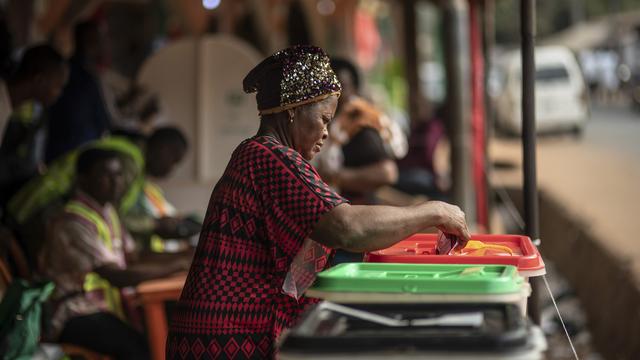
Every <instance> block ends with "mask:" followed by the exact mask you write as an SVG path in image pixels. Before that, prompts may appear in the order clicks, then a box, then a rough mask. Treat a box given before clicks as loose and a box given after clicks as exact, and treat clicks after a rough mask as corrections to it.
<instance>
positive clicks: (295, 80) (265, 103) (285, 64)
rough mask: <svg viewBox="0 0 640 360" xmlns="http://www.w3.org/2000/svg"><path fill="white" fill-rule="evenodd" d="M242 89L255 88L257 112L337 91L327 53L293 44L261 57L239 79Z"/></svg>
mask: <svg viewBox="0 0 640 360" xmlns="http://www.w3.org/2000/svg"><path fill="white" fill-rule="evenodd" d="M242 86H243V88H244V91H245V92H246V93H253V92H256V93H257V94H256V101H257V103H258V111H259V113H260V115H267V114H275V113H278V112H281V111H285V110H288V109H292V108H294V107H296V106H300V105H304V104H309V103H313V102H317V101H321V100H324V99H326V98H328V97H329V96H331V95H338V96H339V95H340V90H341V86H340V82H339V81H338V78H337V77H336V74H335V73H334V72H333V70H332V69H331V65H330V61H329V57H328V56H327V54H326V53H325V52H324V50H322V49H321V48H319V47H316V46H311V45H296V46H293V47H290V48H287V49H284V50H280V51H278V52H277V53H275V54H273V55H271V56H269V57H268V58H266V59H264V60H263V61H262V62H261V63H260V64H258V65H256V67H254V68H253V69H252V70H251V71H250V72H249V74H247V76H246V77H245V78H244V80H243V81H242Z"/></svg>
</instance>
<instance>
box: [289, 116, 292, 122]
mask: <svg viewBox="0 0 640 360" xmlns="http://www.w3.org/2000/svg"><path fill="white" fill-rule="evenodd" d="M289 122H290V123H292V124H293V116H292V117H290V118H289Z"/></svg>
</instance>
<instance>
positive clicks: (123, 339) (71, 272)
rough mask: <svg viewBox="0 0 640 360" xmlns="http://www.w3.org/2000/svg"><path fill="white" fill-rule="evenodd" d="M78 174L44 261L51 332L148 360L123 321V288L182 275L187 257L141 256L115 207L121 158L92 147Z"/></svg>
mask: <svg viewBox="0 0 640 360" xmlns="http://www.w3.org/2000/svg"><path fill="white" fill-rule="evenodd" d="M76 171H77V177H76V182H75V189H74V190H75V191H74V193H73V196H72V197H71V199H70V200H69V201H68V202H67V203H66V204H65V206H64V209H63V210H62V212H61V213H59V214H58V215H57V216H55V217H54V218H53V219H52V220H51V222H50V223H49V226H48V228H47V238H46V242H45V245H44V248H43V251H42V253H41V257H40V260H41V267H42V270H43V273H44V274H45V275H46V276H47V277H49V278H51V279H52V280H53V281H54V282H55V284H56V290H55V293H54V295H53V296H52V303H53V305H54V308H53V315H52V319H51V328H52V331H53V334H51V335H52V336H53V338H54V339H57V340H58V341H60V342H63V343H69V344H74V345H79V346H82V347H85V348H87V349H90V350H92V351H96V352H98V353H102V354H106V355H109V356H112V357H115V358H117V359H146V358H148V357H149V354H148V349H147V345H146V341H145V338H144V337H143V336H142V334H140V333H138V332H137V331H136V330H134V329H133V328H132V327H131V326H129V325H128V324H127V323H126V322H125V321H123V318H124V315H123V310H122V303H121V298H120V292H119V288H123V287H127V286H135V285H137V284H138V283H140V282H142V281H145V280H149V279H153V278H158V277H163V276H167V275H170V274H172V273H175V272H179V271H184V270H186V269H187V268H188V265H189V263H190V256H188V255H189V254H187V255H186V256H183V257H173V258H172V259H167V258H164V259H157V258H156V259H151V258H150V259H141V258H137V256H136V252H135V247H134V244H133V242H132V240H131V238H130V235H129V234H128V232H127V231H126V229H125V228H124V227H123V226H122V224H121V223H120V218H119V216H118V213H117V212H116V210H115V208H114V206H113V204H115V203H117V201H118V200H119V199H120V197H121V196H122V194H123V193H124V190H125V178H124V168H123V162H122V160H121V154H119V153H118V152H115V151H112V150H105V149H88V150H86V151H84V152H82V153H81V154H80V155H79V157H78V160H77V163H76ZM158 260H162V261H158Z"/></svg>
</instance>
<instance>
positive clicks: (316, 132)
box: [289, 95, 338, 160]
mask: <svg viewBox="0 0 640 360" xmlns="http://www.w3.org/2000/svg"><path fill="white" fill-rule="evenodd" d="M337 105H338V96H336V95H334V96H330V97H328V98H326V99H324V100H322V101H319V102H316V103H312V104H309V105H303V106H299V107H297V108H295V109H294V110H293V111H291V112H290V115H293V122H291V123H290V125H289V129H290V132H291V138H292V141H293V148H294V149H295V150H296V151H297V152H298V153H300V154H301V155H302V157H303V158H305V159H306V160H311V159H313V157H314V156H315V155H316V154H317V153H318V152H320V149H321V148H322V145H323V144H324V141H325V140H326V139H327V137H328V136H329V132H328V130H327V126H328V125H329V122H331V120H332V119H333V116H334V115H335V113H336V106H337Z"/></svg>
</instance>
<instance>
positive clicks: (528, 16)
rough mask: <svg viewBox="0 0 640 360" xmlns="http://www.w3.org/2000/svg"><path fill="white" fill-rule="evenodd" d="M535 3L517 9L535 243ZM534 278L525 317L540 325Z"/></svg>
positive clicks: (527, 209)
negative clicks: (527, 313) (520, 39)
mask: <svg viewBox="0 0 640 360" xmlns="http://www.w3.org/2000/svg"><path fill="white" fill-rule="evenodd" d="M535 19H536V2H535V0H522V1H521V6H520V26H521V27H520V30H521V36H522V146H523V149H522V155H523V159H522V160H523V168H524V217H525V232H526V234H527V235H528V236H529V237H531V239H532V240H533V241H534V242H536V243H538V242H539V239H540V234H539V223H538V188H537V185H536V183H537V175H536V114H535V105H536V98H535V73H536V65H535V50H534V46H535V37H536V20H535ZM536 279H537V278H531V286H532V290H533V291H532V293H531V297H530V298H529V304H528V306H529V315H530V316H531V319H532V320H533V321H534V322H535V323H536V324H540V304H539V299H538V294H539V291H538V289H540V286H539V283H538V281H537V280H536Z"/></svg>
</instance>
